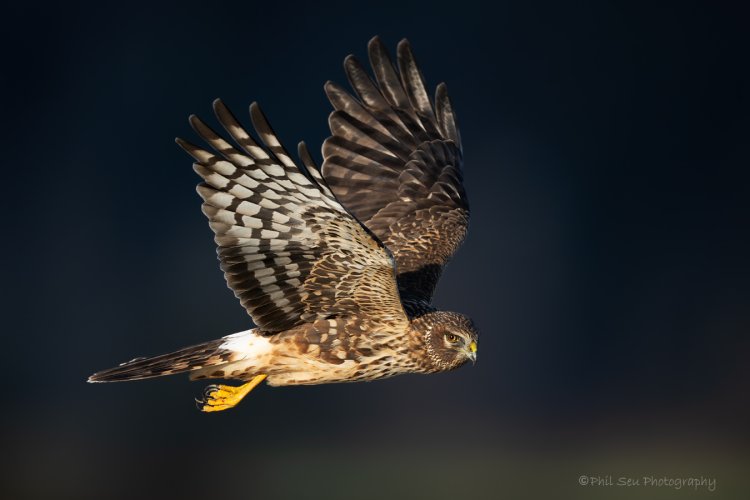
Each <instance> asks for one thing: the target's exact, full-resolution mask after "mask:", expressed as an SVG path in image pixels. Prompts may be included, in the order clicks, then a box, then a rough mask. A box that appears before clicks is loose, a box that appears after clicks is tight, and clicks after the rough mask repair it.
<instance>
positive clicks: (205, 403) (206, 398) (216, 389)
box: [196, 375, 268, 412]
mask: <svg viewBox="0 0 750 500" xmlns="http://www.w3.org/2000/svg"><path fill="white" fill-rule="evenodd" d="M267 376H268V375H256V376H255V377H253V379H252V380H251V381H250V382H247V383H246V384H242V385H240V386H237V387H233V386H231V385H209V386H208V387H206V388H205V389H204V391H203V400H196V403H198V409H199V410H200V411H203V412H210V411H222V410H227V409H229V408H234V407H235V406H236V405H237V403H239V402H240V401H242V398H244V397H245V396H247V395H248V394H250V391H252V390H253V389H255V388H256V387H257V386H258V384H260V383H261V382H263V381H264V380H265V379H266V377H267Z"/></svg>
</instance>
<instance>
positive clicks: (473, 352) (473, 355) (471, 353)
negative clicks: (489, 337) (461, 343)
mask: <svg viewBox="0 0 750 500" xmlns="http://www.w3.org/2000/svg"><path fill="white" fill-rule="evenodd" d="M466 356H467V357H468V358H469V359H470V360H471V363H472V364H475V363H476V362H477V343H476V342H474V341H472V342H471V344H469V349H467V351H466Z"/></svg>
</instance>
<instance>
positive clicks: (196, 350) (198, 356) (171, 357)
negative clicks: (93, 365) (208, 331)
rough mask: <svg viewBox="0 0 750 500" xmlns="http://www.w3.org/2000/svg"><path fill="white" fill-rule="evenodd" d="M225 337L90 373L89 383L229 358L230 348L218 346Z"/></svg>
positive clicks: (179, 369) (138, 377)
mask: <svg viewBox="0 0 750 500" xmlns="http://www.w3.org/2000/svg"><path fill="white" fill-rule="evenodd" d="M225 342H226V339H225V338H224V339H217V340H211V341H209V342H206V343H203V344H198V345H194V346H190V347H185V348H184V349H180V350H179V351H175V352H170V353H168V354H162V355H159V356H154V357H151V358H135V359H133V360H131V361H128V362H126V363H122V364H121V365H119V366H115V367H114V368H109V369H107V370H102V371H100V372H97V373H94V374H93V375H91V376H90V377H89V379H88V381H89V382H124V381H126V380H142V379H146V378H153V377H161V376H163V375H174V374H177V373H185V372H190V371H193V370H199V369H201V368H205V367H209V366H216V365H222V364H225V363H228V362H230V361H231V359H230V358H231V355H232V352H231V351H229V352H228V351H226V350H225V349H222V347H221V346H222V344H223V343H225Z"/></svg>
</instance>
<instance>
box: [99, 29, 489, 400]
mask: <svg viewBox="0 0 750 500" xmlns="http://www.w3.org/2000/svg"><path fill="white" fill-rule="evenodd" d="M368 55H369V59H370V64H371V67H372V72H373V75H374V79H373V77H371V76H370V75H369V74H368V72H367V71H366V70H365V69H364V67H363V65H362V64H361V63H360V62H359V61H358V60H357V59H356V58H355V57H353V56H348V57H347V58H346V59H345V61H344V69H345V72H346V75H347V77H348V80H349V83H350V85H351V87H352V89H353V93H352V94H350V93H349V92H347V91H346V90H344V89H343V88H342V87H340V86H338V85H337V84H335V83H332V82H328V83H326V84H325V92H326V94H327V96H328V99H329V100H330V102H331V104H332V106H333V108H334V111H333V112H332V113H331V115H330V116H329V119H328V122H329V125H330V129H331V136H330V137H329V138H328V139H326V141H325V142H324V143H323V148H322V153H323V164H322V167H318V166H317V165H316V164H315V162H314V161H313V159H312V156H311V155H310V153H309V151H308V149H307V147H306V146H305V144H304V143H300V144H299V146H298V156H299V158H300V161H299V162H296V161H295V160H293V159H292V157H291V156H290V154H289V153H288V152H287V150H286V149H284V147H283V146H282V145H281V143H280V142H279V140H278V138H277V137H276V134H275V133H274V131H273V130H272V129H271V126H270V125H269V123H268V120H267V119H266V117H265V116H264V115H263V113H262V111H261V109H260V107H259V106H258V105H257V104H256V103H253V104H251V105H250V118H251V121H252V124H253V128H254V130H255V136H256V137H255V138H254V137H253V136H252V135H250V133H248V132H247V131H246V129H245V128H243V126H242V125H240V123H239V121H238V120H237V118H235V116H234V115H233V114H232V113H231V112H230V111H229V109H228V108H227V107H226V106H225V105H224V103H223V102H222V101H220V100H216V101H214V112H215V114H216V117H217V119H218V122H219V123H220V124H221V126H222V127H223V129H224V131H225V132H226V135H228V136H229V138H228V139H226V138H224V137H222V136H221V135H220V134H219V133H217V132H215V131H214V130H212V129H211V128H210V127H209V126H208V125H207V124H206V123H205V122H203V121H202V120H200V119H199V118H198V117H196V116H191V117H190V123H191V125H192V127H193V128H194V130H195V131H196V133H197V134H198V135H199V136H200V137H201V138H202V139H203V140H204V141H205V143H206V146H203V147H201V146H196V145H193V144H191V143H189V142H187V141H184V140H182V139H177V143H178V144H179V145H180V146H181V147H182V148H183V149H184V150H185V151H186V152H187V153H188V154H189V155H190V156H192V157H193V159H194V160H195V163H194V164H193V168H194V170H195V172H196V173H197V174H198V175H199V176H200V177H201V178H202V179H203V182H201V183H200V184H199V185H198V188H197V190H198V194H199V195H200V196H201V198H202V199H203V205H202V208H203V213H204V214H205V215H206V217H208V220H209V225H210V227H211V229H212V230H213V231H214V233H215V241H216V244H217V245H218V256H219V260H220V262H221V269H222V270H223V271H224V276H225V278H226V281H227V284H228V286H229V288H231V289H232V290H233V291H234V293H235V295H236V297H237V298H238V299H239V300H240V302H241V303H242V305H243V306H244V308H245V309H246V310H247V312H248V314H249V315H250V317H251V318H252V320H253V322H254V323H255V325H256V327H255V328H252V329H249V330H247V331H243V332H239V333H235V334H233V335H228V336H225V337H222V338H219V339H216V340H211V341H208V342H205V343H203V344H200V345H196V346H191V347H187V348H184V349H181V350H178V351H176V352H172V353H169V354H163V355H160V356H155V357H149V358H136V359H134V360H132V361H129V362H127V363H123V364H121V365H119V366H116V367H114V368H110V369H108V370H103V371H100V372H98V373H95V374H94V375H92V376H91V377H90V378H89V382H117V381H125V380H139V379H146V378H151V377H159V376H163V375H172V374H178V373H189V375H190V378H191V379H193V380H198V379H225V380H239V381H241V382H244V383H243V384H241V385H238V386H231V385H224V384H221V385H216V384H214V385H209V386H208V387H207V388H206V389H205V391H204V393H203V397H202V399H201V400H199V401H198V404H199V408H200V409H201V410H202V411H206V412H213V411H221V410H225V409H227V408H231V407H233V406H235V405H236V404H237V403H238V402H239V401H240V400H241V399H242V398H243V397H244V396H246V395H247V394H248V393H249V392H250V391H251V390H252V389H253V388H255V387H256V386H257V385H258V384H260V383H261V382H263V381H266V383H267V384H268V385H271V386H286V385H301V384H323V383H333V382H359V381H370V380H376V379H381V378H385V377H391V376H394V375H399V374H405V373H435V372H441V371H447V370H452V369H455V368H457V367H459V366H461V365H463V364H465V363H466V362H468V361H472V362H474V361H476V354H477V338H478V334H477V330H476V328H475V327H474V324H473V323H472V321H471V319H469V318H468V317H466V316H464V315H462V314H459V313H455V312H446V311H439V310H437V309H436V308H435V307H433V306H432V305H431V302H432V296H433V293H434V290H435V286H436V285H437V282H438V280H439V278H440V274H441V272H442V269H443V267H444V266H445V264H446V263H447V262H448V261H449V260H450V258H451V257H452V255H453V254H454V253H455V251H456V250H457V248H458V247H459V246H460V244H461V242H462V241H463V239H464V236H465V234H466V231H467V226H468V221H469V204H468V199H467V197H466V192H465V191H464V187H463V174H462V148H461V139H460V136H459V132H458V128H457V126H456V117H455V113H454V110H453V106H452V105H451V102H450V99H449V98H448V93H447V90H446V86H445V84H443V83H441V84H439V85H438V86H437V89H436V91H435V96H434V100H433V99H432V98H431V97H430V95H429V94H428V93H427V90H426V87H425V83H424V79H423V77H422V74H421V72H420V70H419V67H418V66H417V64H416V62H415V59H414V56H413V54H412V51H411V47H410V45H409V43H408V42H407V41H406V40H402V41H401V42H400V43H399V44H398V49H397V58H396V65H394V64H393V63H392V61H391V59H390V57H389V55H388V53H387V51H386V50H385V48H384V46H383V44H382V42H381V41H380V40H379V39H378V38H377V37H376V38H373V39H372V40H371V41H370V42H369V44H368Z"/></svg>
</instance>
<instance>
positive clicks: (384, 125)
mask: <svg viewBox="0 0 750 500" xmlns="http://www.w3.org/2000/svg"><path fill="white" fill-rule="evenodd" d="M368 49H369V56H370V63H371V65H372V69H373V72H374V73H375V80H376V82H373V81H372V80H371V79H370V77H369V76H368V74H367V72H366V71H365V70H364V68H363V67H362V65H361V64H360V63H359V62H358V61H357V59H356V58H354V56H351V55H350V56H349V57H347V58H346V60H345V61H344V69H345V70H346V74H347V76H348V78H349V83H350V84H351V86H352V88H353V89H354V93H355V95H356V97H353V96H351V95H349V94H348V93H347V92H346V91H345V90H343V89H342V88H341V87H339V86H338V85H336V84H334V83H332V82H328V83H326V86H325V90H326V93H327V94H328V98H329V100H330V101H331V104H332V105H333V107H334V109H335V111H334V112H333V113H331V116H330V117H329V124H330V127H331V134H332V136H331V137H329V138H328V139H327V140H326V141H325V143H324V144H323V157H324V162H323V168H322V172H323V177H324V178H325V180H326V181H327V182H328V185H329V186H330V188H331V190H332V191H333V193H334V194H335V195H336V197H337V198H338V199H339V200H340V201H341V203H342V204H343V205H344V206H345V207H346V209H347V210H349V211H350V212H351V213H352V214H354V216H355V217H357V218H358V219H359V220H360V221H361V222H362V223H363V224H364V225H366V226H367V227H368V228H369V229H370V230H371V231H372V232H373V233H375V235H377V237H378V238H380V239H381V240H382V241H383V243H385V245H386V246H387V247H388V249H389V250H390V251H391V252H393V256H394V258H395V259H396V270H397V272H398V287H399V291H400V292H401V297H402V299H403V302H404V306H405V307H406V309H407V311H408V312H409V313H410V314H416V313H418V312H419V311H420V310H423V309H424V307H425V306H427V305H428V304H429V303H430V301H431V298H432V294H433V292H434V290H435V285H436V284H437V281H438V279H439V278H440V274H441V272H442V268H443V266H444V265H445V264H446V263H447V262H448V260H449V259H450V258H451V256H452V255H453V253H454V252H455V251H456V250H457V249H458V247H459V245H460V244H461V242H462V241H463V239H464V236H465V234H466V229H467V226H468V222H469V204H468V200H467V198H466V193H465V191H464V188H463V182H462V173H461V163H462V160H461V157H462V154H461V140H460V137H459V133H458V129H457V128H456V120H455V115H454V113H453V108H452V106H451V103H450V100H449V99H448V94H447V90H446V87H445V84H443V83H441V84H440V85H438V86H437V92H436V95H435V106H434V107H433V105H432V103H431V102H430V98H429V96H428V94H427V91H426V90H425V85H424V81H423V79H422V74H421V72H420V71H419V68H418V67H417V64H416V62H415V60H414V56H413V55H412V52H411V47H410V46H409V43H408V42H407V41H406V40H402V41H401V42H400V43H399V44H398V59H397V61H398V71H397V70H396V69H395V68H394V66H393V64H392V63H391V60H390V59H389V57H388V53H387V52H386V50H385V48H384V47H383V44H382V42H381V41H380V40H379V39H378V38H377V37H375V38H373V39H372V40H370V43H369V45H368Z"/></svg>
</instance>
